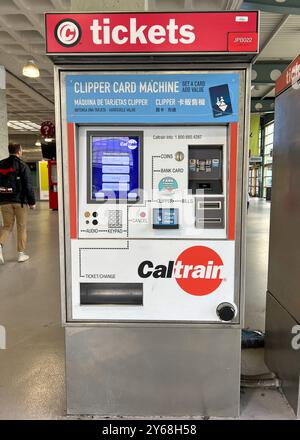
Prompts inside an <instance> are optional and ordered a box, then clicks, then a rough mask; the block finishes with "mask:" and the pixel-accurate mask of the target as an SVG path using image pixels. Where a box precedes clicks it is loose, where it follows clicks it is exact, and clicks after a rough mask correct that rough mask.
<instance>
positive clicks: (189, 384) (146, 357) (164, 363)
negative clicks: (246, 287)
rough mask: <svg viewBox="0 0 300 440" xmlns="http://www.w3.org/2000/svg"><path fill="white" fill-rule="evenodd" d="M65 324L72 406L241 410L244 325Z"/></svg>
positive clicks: (143, 412)
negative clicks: (188, 326)
mask: <svg viewBox="0 0 300 440" xmlns="http://www.w3.org/2000/svg"><path fill="white" fill-rule="evenodd" d="M65 330H66V372H67V374H66V377H67V412H68V414H98V415H109V416H114V415H123V416H125V415H128V416H198V415H199V416H200V415H201V416H219V417H223V416H224V417H225V416H228V417H229V416H230V417H235V416H238V414H239V401H240V343H241V341H240V330H235V329H226V330H222V329H220V330H219V329H200V328H198V329H188V328H183V327H182V328H154V327H152V328H149V327H146V328H145V327H140V328H137V327H135V328H129V327H126V328H124V327H121V328H120V327H117V325H116V326H115V327H93V328H88V327H66V329H65Z"/></svg>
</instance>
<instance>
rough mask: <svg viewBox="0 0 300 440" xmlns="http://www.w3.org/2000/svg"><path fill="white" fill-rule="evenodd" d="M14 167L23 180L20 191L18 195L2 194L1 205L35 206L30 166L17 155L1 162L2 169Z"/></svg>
mask: <svg viewBox="0 0 300 440" xmlns="http://www.w3.org/2000/svg"><path fill="white" fill-rule="evenodd" d="M11 167H13V168H14V169H15V170H16V172H17V175H18V176H20V178H21V185H20V191H19V192H18V193H17V194H13V195H11V194H0V205H4V204H8V203H21V204H28V205H35V195H34V189H33V183H32V177H31V171H30V168H29V166H28V165H27V164H26V163H25V162H24V161H23V160H21V159H20V158H19V157H17V156H15V155H11V156H9V157H7V158H6V159H3V160H1V161H0V168H3V169H7V168H11Z"/></svg>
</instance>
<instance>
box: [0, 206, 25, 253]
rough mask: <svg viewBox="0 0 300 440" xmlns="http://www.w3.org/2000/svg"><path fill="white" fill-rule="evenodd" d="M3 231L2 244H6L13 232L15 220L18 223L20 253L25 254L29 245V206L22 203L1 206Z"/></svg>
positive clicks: (0, 239) (0, 238) (0, 235)
mask: <svg viewBox="0 0 300 440" xmlns="http://www.w3.org/2000/svg"><path fill="white" fill-rule="evenodd" d="M1 212H2V217H3V229H2V231H1V233H0V244H2V245H3V244H4V243H5V242H6V240H7V238H8V236H9V234H10V233H11V232H12V230H13V227H14V224H15V220H16V222H17V237H18V244H17V248H18V252H24V251H25V248H26V243H27V214H28V206H27V205H23V207H22V205H21V204H20V203H11V204H9V205H1Z"/></svg>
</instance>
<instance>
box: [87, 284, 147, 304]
mask: <svg viewBox="0 0 300 440" xmlns="http://www.w3.org/2000/svg"><path fill="white" fill-rule="evenodd" d="M80 304H81V305H101V304H105V305H135V306H142V305H143V284H142V283H81V284H80Z"/></svg>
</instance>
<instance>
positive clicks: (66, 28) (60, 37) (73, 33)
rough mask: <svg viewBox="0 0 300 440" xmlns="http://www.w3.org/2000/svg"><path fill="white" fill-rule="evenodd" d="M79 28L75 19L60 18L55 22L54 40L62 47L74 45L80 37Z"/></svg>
mask: <svg viewBox="0 0 300 440" xmlns="http://www.w3.org/2000/svg"><path fill="white" fill-rule="evenodd" d="M81 33H82V32H81V28H80V26H79V24H78V23H77V22H76V21H75V20H71V19H67V20H61V21H60V22H59V23H57V25H56V27H55V30H54V35H55V38H56V41H57V42H58V43H59V44H61V45H62V46H64V47H72V46H75V45H76V44H77V43H78V42H79V40H80V38H81Z"/></svg>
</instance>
